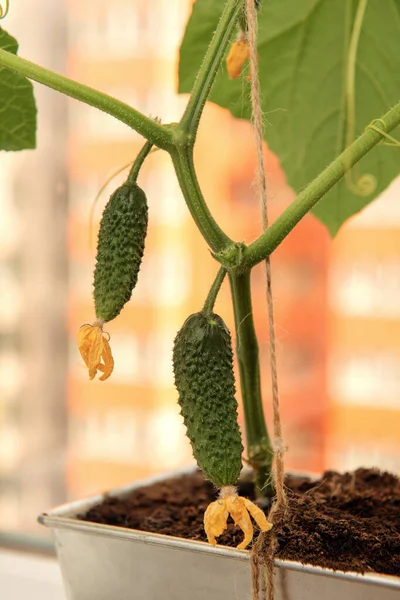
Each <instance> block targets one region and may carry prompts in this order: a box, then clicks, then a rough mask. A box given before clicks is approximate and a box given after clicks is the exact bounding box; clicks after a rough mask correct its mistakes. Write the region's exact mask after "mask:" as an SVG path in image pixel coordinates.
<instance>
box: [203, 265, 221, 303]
mask: <svg viewBox="0 0 400 600" xmlns="http://www.w3.org/2000/svg"><path fill="white" fill-rule="evenodd" d="M225 275H226V269H225V268H224V267H221V268H220V270H219V271H218V273H217V276H216V278H215V279H214V283H213V284H212V286H211V288H210V291H209V292H208V295H207V298H206V301H205V303H204V306H203V313H204V314H206V315H210V314H211V313H212V312H213V310H214V304H215V301H216V299H217V296H218V292H219V290H220V289H221V285H222V282H223V281H224V279H225Z"/></svg>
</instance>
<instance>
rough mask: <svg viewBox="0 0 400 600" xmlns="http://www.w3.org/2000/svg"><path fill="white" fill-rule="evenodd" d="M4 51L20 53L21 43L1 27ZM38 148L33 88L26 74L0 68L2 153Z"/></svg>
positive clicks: (0, 45) (0, 134)
mask: <svg viewBox="0 0 400 600" xmlns="http://www.w3.org/2000/svg"><path fill="white" fill-rule="evenodd" d="M0 48H2V49H3V50H6V51H7V52H12V53H13V54H16V53H17V50H18V43H17V41H16V40H15V39H14V38H13V37H12V36H11V35H9V34H8V33H7V32H6V31H4V29H1V28H0ZM35 147H36V105H35V98H34V96H33V87H32V84H31V82H30V81H28V79H27V78H26V77H24V76H23V75H18V74H17V73H14V72H13V71H10V70H8V69H5V68H4V67H0V150H26V149H30V148H35Z"/></svg>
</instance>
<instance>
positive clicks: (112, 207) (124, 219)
mask: <svg viewBox="0 0 400 600" xmlns="http://www.w3.org/2000/svg"><path fill="white" fill-rule="evenodd" d="M147 222H148V207H147V200H146V195H145V193H144V192H143V190H142V189H140V187H139V186H138V185H136V184H135V183H128V182H127V183H124V184H123V185H121V186H120V187H119V188H118V189H117V190H115V192H114V193H113V194H112V195H111V197H110V199H109V201H108V203H107V205H106V207H105V209H104V213H103V217H102V219H101V223H100V231H99V237H98V243H97V257H96V267H95V271H94V284H93V285H94V293H93V295H94V302H95V309H96V317H97V318H98V319H102V320H103V321H106V322H107V321H111V320H112V319H115V317H116V316H118V315H119V313H120V312H121V310H122V308H123V307H124V305H125V303H126V302H128V300H129V299H130V297H131V295H132V291H133V288H134V287H135V285H136V283H137V278H138V274H139V269H140V265H141V262H142V257H143V251H144V244H145V239H146V234H147Z"/></svg>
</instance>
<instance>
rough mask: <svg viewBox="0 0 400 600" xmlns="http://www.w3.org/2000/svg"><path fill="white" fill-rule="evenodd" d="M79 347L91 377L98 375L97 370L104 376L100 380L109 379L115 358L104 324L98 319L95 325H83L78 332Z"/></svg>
mask: <svg viewBox="0 0 400 600" xmlns="http://www.w3.org/2000/svg"><path fill="white" fill-rule="evenodd" d="M78 348H79V352H80V353H81V356H82V358H83V360H84V361H85V364H86V366H87V368H88V370H89V378H90V379H91V380H92V379H94V378H95V377H96V374H97V371H100V372H101V373H103V374H102V376H101V377H100V378H99V379H100V381H105V380H106V379H108V378H109V377H110V375H111V373H112V372H113V369H114V359H113V357H112V354H111V348H110V344H109V341H108V338H107V336H106V335H104V333H103V324H102V322H100V321H96V322H95V323H93V325H82V327H81V328H80V329H79V332H78Z"/></svg>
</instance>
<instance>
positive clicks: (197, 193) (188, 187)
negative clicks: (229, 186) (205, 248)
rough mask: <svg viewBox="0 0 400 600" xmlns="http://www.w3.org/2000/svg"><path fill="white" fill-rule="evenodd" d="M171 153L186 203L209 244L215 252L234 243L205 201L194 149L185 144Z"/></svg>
mask: <svg viewBox="0 0 400 600" xmlns="http://www.w3.org/2000/svg"><path fill="white" fill-rule="evenodd" d="M170 154H171V158H172V161H173V163H174V167H175V171H176V175H177V177H178V181H179V185H180V187H181V190H182V193H183V196H184V198H185V200H186V204H187V205H188V208H189V210H190V213H191V215H192V217H193V219H194V221H195V223H196V225H197V227H198V228H199V230H200V232H201V234H202V235H203V237H204V239H205V240H206V242H207V244H208V245H209V246H210V248H211V249H212V250H213V251H214V252H220V251H221V250H223V249H224V248H226V247H227V246H230V245H232V244H233V241H232V240H231V239H230V238H229V237H228V236H227V235H226V234H225V233H224V232H223V231H222V229H221V228H220V227H219V225H218V224H217V222H216V221H215V220H214V218H213V216H212V215H211V213H210V211H209V209H208V206H207V204H206V203H205V201H204V198H203V195H202V193H201V190H200V186H199V182H198V181H197V177H196V172H195V168H194V164H193V149H192V148H190V147H187V146H183V147H180V148H175V149H173V150H170Z"/></svg>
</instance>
